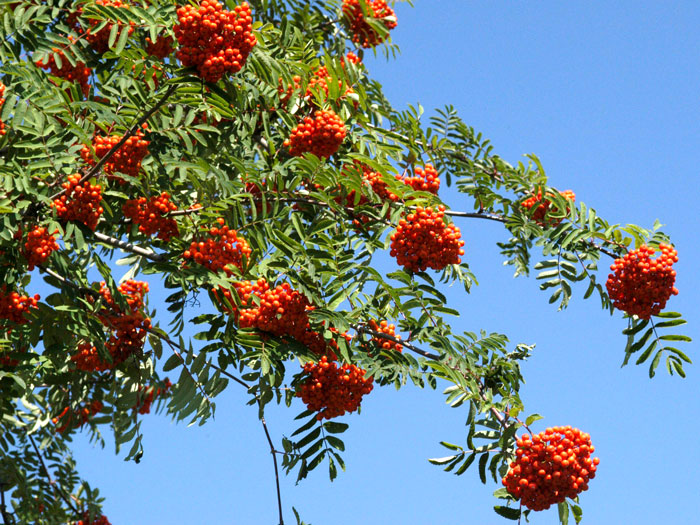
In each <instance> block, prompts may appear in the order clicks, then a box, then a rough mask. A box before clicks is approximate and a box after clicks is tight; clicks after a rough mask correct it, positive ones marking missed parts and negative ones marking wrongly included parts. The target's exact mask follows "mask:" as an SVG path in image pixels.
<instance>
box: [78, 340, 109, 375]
mask: <svg viewBox="0 0 700 525" xmlns="http://www.w3.org/2000/svg"><path fill="white" fill-rule="evenodd" d="M70 359H71V361H73V363H74V364H75V367H76V368H77V369H78V370H82V371H83V372H102V371H104V370H110V369H112V368H113V367H114V366H115V364H114V362H109V361H105V360H103V359H102V358H101V357H100V354H99V353H98V352H97V348H96V347H94V346H93V345H91V344H90V343H87V342H83V343H80V344H79V345H78V351H77V352H76V353H75V354H73V355H72V356H71V357H70Z"/></svg>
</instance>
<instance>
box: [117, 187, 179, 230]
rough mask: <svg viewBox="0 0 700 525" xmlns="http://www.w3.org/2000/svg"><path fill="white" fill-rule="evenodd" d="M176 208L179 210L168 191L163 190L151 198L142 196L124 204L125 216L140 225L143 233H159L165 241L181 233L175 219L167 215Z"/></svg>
mask: <svg viewBox="0 0 700 525" xmlns="http://www.w3.org/2000/svg"><path fill="white" fill-rule="evenodd" d="M175 210H177V206H175V204H174V203H172V202H170V195H169V194H168V192H163V193H161V194H160V195H159V196H157V197H155V196H154V197H151V198H150V199H146V197H140V198H138V199H132V200H128V201H126V202H125V203H124V204H123V205H122V212H123V213H124V216H125V217H126V218H127V219H131V221H132V222H133V223H134V224H136V225H138V227H139V231H140V232H141V233H143V234H144V235H153V234H154V233H157V234H158V238H159V239H162V240H164V241H165V242H168V241H169V240H170V239H171V238H172V237H179V235H180V231H179V230H178V227H177V222H176V221H175V219H173V218H172V217H166V215H167V214H168V213H170V212H171V211H175Z"/></svg>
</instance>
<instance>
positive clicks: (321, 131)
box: [284, 110, 347, 158]
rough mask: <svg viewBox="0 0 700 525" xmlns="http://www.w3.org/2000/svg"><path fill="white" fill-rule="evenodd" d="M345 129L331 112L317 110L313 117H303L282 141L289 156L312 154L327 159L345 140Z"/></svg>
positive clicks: (339, 119) (337, 117) (338, 118)
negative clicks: (287, 149)
mask: <svg viewBox="0 0 700 525" xmlns="http://www.w3.org/2000/svg"><path fill="white" fill-rule="evenodd" d="M346 133H347V129H346V128H345V124H344V123H343V121H342V120H341V118H340V117H339V116H338V115H336V114H335V112H333V111H332V110H318V111H316V113H314V117H313V118H311V117H305V118H304V120H303V121H302V122H301V123H299V124H298V125H297V126H296V127H295V128H294V129H293V130H292V134H291V136H290V137H289V138H288V139H287V140H285V141H284V146H285V147H288V148H289V154H290V155H292V156H294V157H301V156H302V155H303V154H304V153H313V154H314V155H316V156H317V157H325V158H328V157H330V156H331V155H333V154H334V153H335V152H337V151H338V148H340V145H341V144H342V143H343V141H344V140H345V135H346Z"/></svg>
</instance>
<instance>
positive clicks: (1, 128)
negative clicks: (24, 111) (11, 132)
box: [0, 82, 7, 137]
mask: <svg viewBox="0 0 700 525" xmlns="http://www.w3.org/2000/svg"><path fill="white" fill-rule="evenodd" d="M4 104H5V84H3V83H2V82H0V111H1V110H2V106H3V105H4ZM5 133H7V131H6V130H5V123H4V122H3V121H2V120H0V137H2V136H3V135H4V134H5Z"/></svg>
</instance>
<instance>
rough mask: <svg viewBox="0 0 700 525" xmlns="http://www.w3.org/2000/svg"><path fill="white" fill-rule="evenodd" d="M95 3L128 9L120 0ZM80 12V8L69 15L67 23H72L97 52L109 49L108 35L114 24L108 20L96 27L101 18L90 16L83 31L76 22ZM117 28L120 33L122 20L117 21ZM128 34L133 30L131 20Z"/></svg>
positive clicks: (97, 0) (96, 1) (101, 0)
mask: <svg viewBox="0 0 700 525" xmlns="http://www.w3.org/2000/svg"><path fill="white" fill-rule="evenodd" d="M95 4H97V5H100V6H104V7H112V8H119V9H128V6H127V5H126V4H124V3H122V2H121V0H95ZM81 14H82V9H79V10H78V12H77V13H75V14H73V15H72V16H70V17H69V20H68V22H69V24H71V25H73V27H74V28H75V30H76V32H77V33H78V34H79V35H83V34H84V36H85V39H86V40H87V41H88V42H89V43H90V46H91V47H92V48H93V49H94V50H95V51H96V52H98V53H100V54H103V53H106V52H107V50H108V49H109V35H110V33H111V32H112V26H113V25H114V23H113V22H109V23H108V24H107V25H105V26H104V27H102V29H98V27H100V26H101V25H102V22H103V21H102V20H97V19H94V18H91V19H89V20H88V24H89V27H88V29H87V31H85V30H84V29H83V28H82V26H81V25H80V23H79V22H78V16H80V15H81ZM117 25H118V29H117V31H118V32H119V34H121V31H122V26H123V25H124V24H123V23H122V22H117ZM128 32H129V35H131V33H133V32H134V23H133V22H131V24H130V25H129V29H128Z"/></svg>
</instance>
